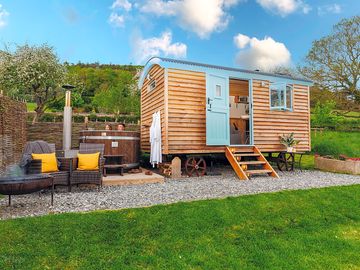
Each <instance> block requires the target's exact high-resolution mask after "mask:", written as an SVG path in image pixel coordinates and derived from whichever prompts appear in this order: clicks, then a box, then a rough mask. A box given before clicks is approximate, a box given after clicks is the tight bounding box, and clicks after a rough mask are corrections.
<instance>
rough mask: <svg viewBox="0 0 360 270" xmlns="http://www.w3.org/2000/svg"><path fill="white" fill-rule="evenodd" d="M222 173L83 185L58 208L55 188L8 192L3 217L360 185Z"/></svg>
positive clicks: (0, 203)
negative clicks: (244, 178) (160, 181)
mask: <svg viewBox="0 0 360 270" xmlns="http://www.w3.org/2000/svg"><path fill="white" fill-rule="evenodd" d="M221 173H222V174H221V175H219V176H206V177H200V178H181V179H177V180H173V179H168V180H166V181H165V183H163V184H146V185H134V186H111V187H103V188H102V190H101V191H97V189H96V188H93V189H89V188H85V187H80V188H77V189H74V190H73V192H71V193H68V192H66V191H65V190H62V189H59V190H58V191H57V192H56V194H55V196H54V206H53V207H51V206H50V192H46V193H45V194H42V195H41V196H40V197H39V194H38V193H34V194H30V195H22V196H14V197H13V199H12V201H13V205H12V206H11V207H8V206H7V197H3V198H2V199H0V219H9V218H17V217H26V216H41V215H47V214H54V213H63V212H84V211H92V210H105V209H121V208H134V207H144V206H152V205H156V204H169V203H175V202H180V201H195V200H204V199H212V198H225V197H228V196H241V195H246V194H257V193H266V192H276V191H281V190H296V189H309V188H321V187H329V186H341V185H353V184H360V176H354V175H345V174H335V173H327V172H320V171H303V172H299V171H296V172H285V173H282V172H280V173H279V175H280V179H274V178H271V177H253V178H252V179H251V180H249V181H240V180H238V179H237V177H236V176H235V174H234V173H233V171H232V170H231V169H230V168H225V169H224V170H222V172H221Z"/></svg>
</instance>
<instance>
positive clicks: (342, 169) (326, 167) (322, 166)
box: [315, 157, 360, 174]
mask: <svg viewBox="0 0 360 270" xmlns="http://www.w3.org/2000/svg"><path fill="white" fill-rule="evenodd" d="M315 168H316V169H319V170H323V171H328V172H338V173H349V174H360V161H353V160H337V159H330V158H324V157H315Z"/></svg>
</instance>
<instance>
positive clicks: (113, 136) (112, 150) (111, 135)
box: [80, 130, 140, 168]
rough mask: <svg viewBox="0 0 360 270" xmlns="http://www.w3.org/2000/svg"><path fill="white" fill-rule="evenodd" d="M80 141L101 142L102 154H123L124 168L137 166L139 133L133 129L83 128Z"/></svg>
mask: <svg viewBox="0 0 360 270" xmlns="http://www.w3.org/2000/svg"><path fill="white" fill-rule="evenodd" d="M80 142H83V143H103V144H104V145H105V152H104V155H107V156H112V155H123V160H122V162H123V163H124V164H125V165H126V166H125V168H135V167H138V166H139V154H140V133H139V132H135V131H117V130H83V131H81V132H80Z"/></svg>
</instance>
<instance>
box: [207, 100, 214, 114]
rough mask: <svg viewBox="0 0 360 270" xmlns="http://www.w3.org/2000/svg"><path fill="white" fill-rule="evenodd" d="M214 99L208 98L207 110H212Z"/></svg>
mask: <svg viewBox="0 0 360 270" xmlns="http://www.w3.org/2000/svg"><path fill="white" fill-rule="evenodd" d="M212 101H213V100H212V99H211V98H209V97H208V99H207V104H208V108H207V110H208V111H211V102H212Z"/></svg>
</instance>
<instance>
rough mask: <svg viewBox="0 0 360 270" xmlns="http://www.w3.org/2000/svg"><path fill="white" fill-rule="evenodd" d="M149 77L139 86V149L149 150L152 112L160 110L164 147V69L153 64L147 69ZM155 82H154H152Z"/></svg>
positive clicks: (164, 143) (163, 143)
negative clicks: (151, 84) (152, 85)
mask: <svg viewBox="0 0 360 270" xmlns="http://www.w3.org/2000/svg"><path fill="white" fill-rule="evenodd" d="M148 74H149V79H146V80H145V81H144V84H143V86H142V88H141V127H140V131H141V141H140V144H141V150H142V151H145V152H150V126H151V122H152V115H153V113H155V112H157V111H160V112H161V128H162V129H161V133H162V136H161V137H162V147H163V149H164V148H165V147H164V145H166V140H165V128H164V127H165V117H164V104H165V102H164V85H165V76H164V75H165V70H164V68H162V67H160V66H158V65H155V66H153V67H152V68H151V69H150V71H149V73H148ZM154 82H155V83H154ZM150 83H153V84H155V88H154V89H151V88H152V87H150V85H149V84H150Z"/></svg>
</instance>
